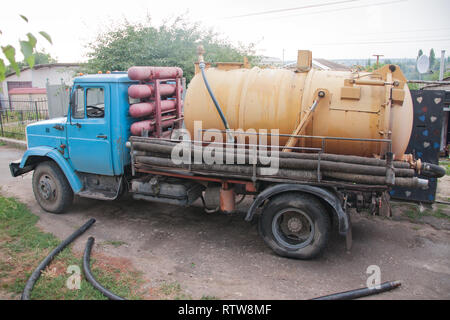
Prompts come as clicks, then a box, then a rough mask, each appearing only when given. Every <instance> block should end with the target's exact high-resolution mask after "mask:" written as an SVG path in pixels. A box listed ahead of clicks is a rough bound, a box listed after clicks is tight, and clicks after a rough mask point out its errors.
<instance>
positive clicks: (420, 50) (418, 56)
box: [417, 49, 423, 59]
mask: <svg viewBox="0 0 450 320" xmlns="http://www.w3.org/2000/svg"><path fill="white" fill-rule="evenodd" d="M421 56H423V51H422V49H419V53H418V54H417V59H419V58H420V57H421Z"/></svg>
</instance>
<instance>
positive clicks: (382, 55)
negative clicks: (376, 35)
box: [373, 54, 384, 68]
mask: <svg viewBox="0 0 450 320" xmlns="http://www.w3.org/2000/svg"><path fill="white" fill-rule="evenodd" d="M373 56H374V57H377V68H378V67H379V66H380V57H384V54H374V55H373Z"/></svg>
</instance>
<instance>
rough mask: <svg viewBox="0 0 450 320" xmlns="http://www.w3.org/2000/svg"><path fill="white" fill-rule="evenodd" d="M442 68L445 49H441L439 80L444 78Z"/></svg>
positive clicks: (443, 67)
mask: <svg viewBox="0 0 450 320" xmlns="http://www.w3.org/2000/svg"><path fill="white" fill-rule="evenodd" d="M444 69H445V50H442V51H441V67H440V69H439V81H442V80H444Z"/></svg>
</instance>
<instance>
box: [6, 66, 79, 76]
mask: <svg viewBox="0 0 450 320" xmlns="http://www.w3.org/2000/svg"><path fill="white" fill-rule="evenodd" d="M79 66H81V64H79V63H46V64H37V65H35V66H34V67H33V69H34V70H38V69H43V68H53V67H60V68H70V67H79ZM29 69H30V67H23V68H22V69H20V72H23V71H26V70H29ZM15 74H16V72H10V73H8V74H7V75H6V78H7V77H9V76H12V75H15Z"/></svg>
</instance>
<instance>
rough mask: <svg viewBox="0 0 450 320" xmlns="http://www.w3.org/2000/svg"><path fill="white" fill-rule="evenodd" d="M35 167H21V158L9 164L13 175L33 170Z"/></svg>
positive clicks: (16, 175)
mask: <svg viewBox="0 0 450 320" xmlns="http://www.w3.org/2000/svg"><path fill="white" fill-rule="evenodd" d="M33 169H34V168H33V167H32V166H26V167H24V168H21V167H20V160H17V161H15V162H11V163H10V164H9V170H10V171H11V175H12V176H13V177H18V176H21V175H23V174H25V173H27V172H30V171H32V170H33Z"/></svg>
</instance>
